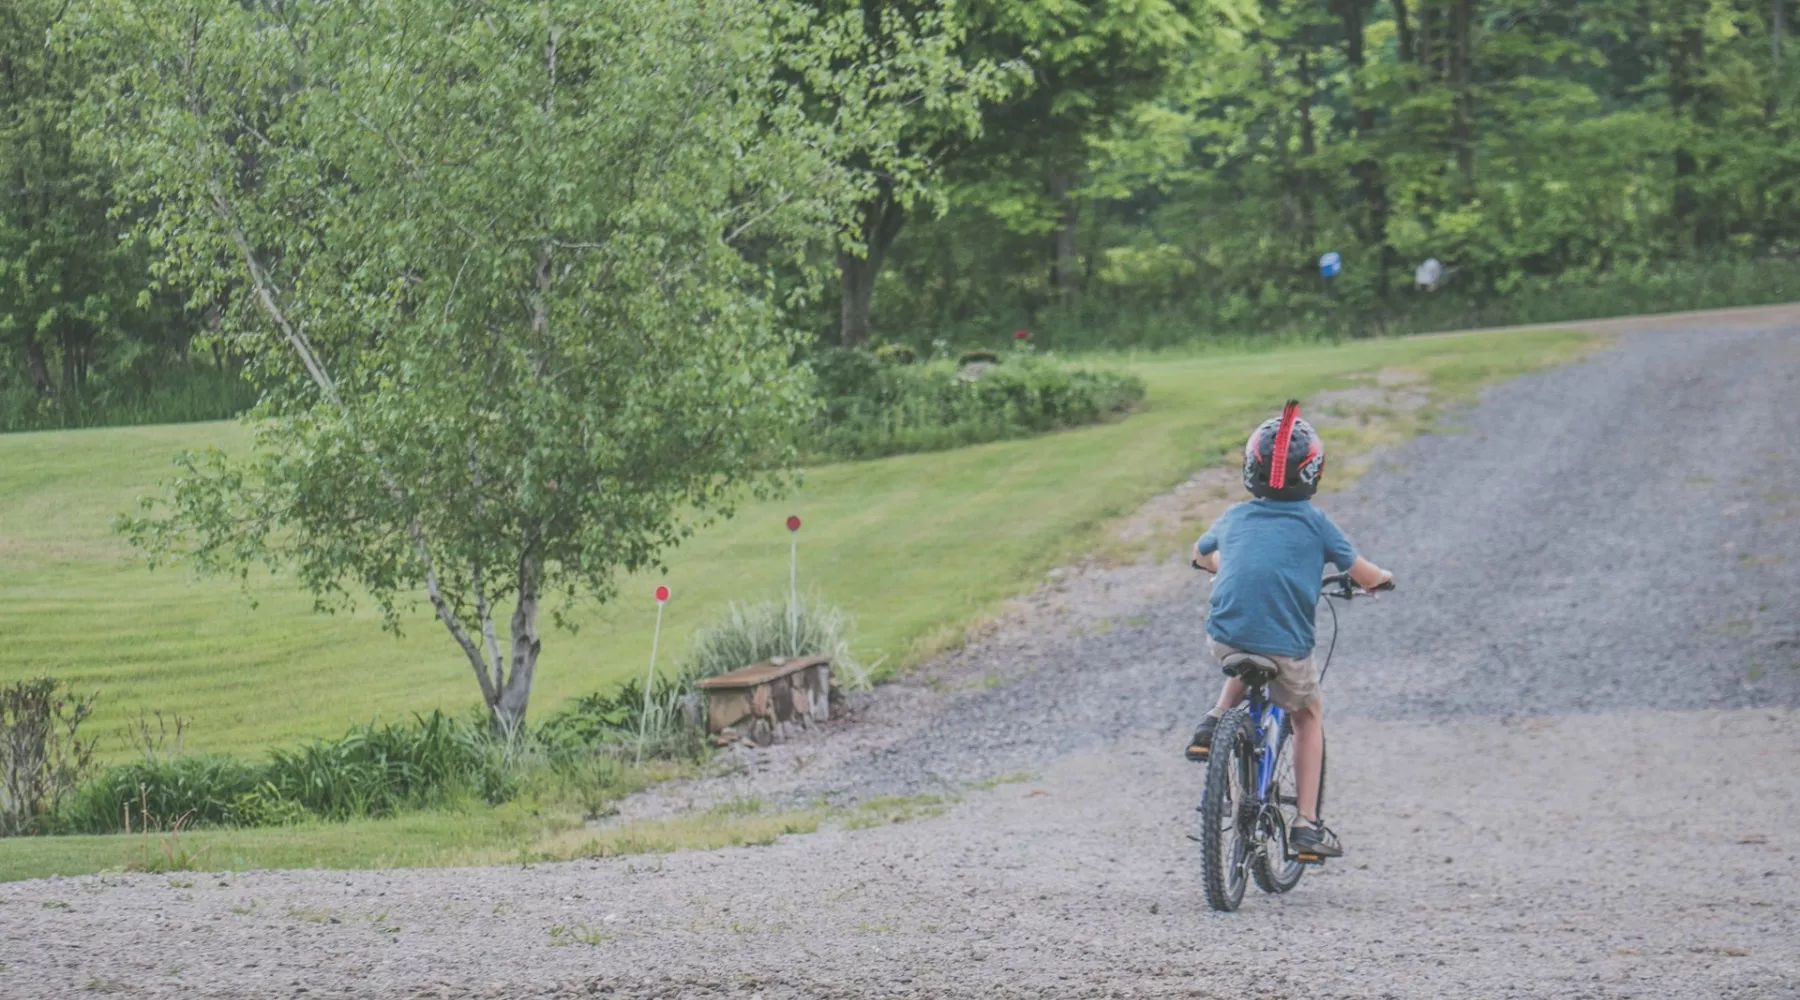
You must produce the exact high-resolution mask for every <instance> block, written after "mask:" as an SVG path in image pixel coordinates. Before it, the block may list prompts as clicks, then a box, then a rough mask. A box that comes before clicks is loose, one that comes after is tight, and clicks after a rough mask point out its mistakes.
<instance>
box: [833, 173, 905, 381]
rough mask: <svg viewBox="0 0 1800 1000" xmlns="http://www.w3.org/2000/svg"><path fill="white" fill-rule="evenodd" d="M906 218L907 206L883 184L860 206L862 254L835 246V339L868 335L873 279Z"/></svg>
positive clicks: (848, 342)
mask: <svg viewBox="0 0 1800 1000" xmlns="http://www.w3.org/2000/svg"><path fill="white" fill-rule="evenodd" d="M905 222H906V210H905V209H904V208H902V207H900V205H899V203H898V202H896V201H895V200H894V196H893V194H892V192H890V191H888V190H886V188H885V187H884V188H883V190H882V191H881V193H879V194H878V195H876V196H875V198H874V199H873V200H872V201H870V202H868V203H867V204H865V205H864V206H863V212H862V231H863V239H864V241H865V244H864V247H863V255H862V256H860V257H859V256H857V255H856V254H854V253H851V252H850V251H849V250H847V249H840V250H838V255H837V263H838V276H839V278H840V279H841V281H842V286H843V291H842V308H841V311H840V313H839V317H838V341H839V342H840V343H842V344H843V345H844V346H845V347H852V346H854V345H856V344H860V343H862V342H863V341H865V340H868V339H869V312H870V309H871V307H872V306H873V304H874V299H875V279H876V277H877V276H878V275H880V274H881V264H882V261H883V260H885V259H886V258H887V252H888V248H889V247H891V246H893V244H894V237H896V236H899V235H900V227H901V226H902V225H904V224H905Z"/></svg>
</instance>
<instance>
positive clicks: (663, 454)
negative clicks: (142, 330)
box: [76, 0, 854, 730]
mask: <svg viewBox="0 0 1800 1000" xmlns="http://www.w3.org/2000/svg"><path fill="white" fill-rule="evenodd" d="M779 20H781V19H780V18H779V17H778V11H777V10H776V8H774V7H772V6H770V5H766V4H763V3H760V2H757V0H484V2H469V0H248V2H240V0H120V2H117V3H110V4H104V5H103V4H96V5H95V6H94V10H93V13H92V14H91V16H90V17H89V19H88V20H87V21H86V22H85V23H84V24H82V25H81V27H80V31H79V33H78V34H77V36H76V37H77V40H78V41H77V43H78V44H94V45H99V46H103V47H104V48H105V50H106V51H107V52H109V53H111V54H112V56H113V60H112V63H111V65H112V67H113V70H112V72H111V74H110V76H109V77H108V78H107V79H106V80H105V81H103V86H102V87H101V88H100V90H99V91H98V92H97V93H96V95H95V96H94V99H93V116H94V117H93V121H92V123H91V124H92V138H93V141H94V142H96V143H97V144H99V145H100V146H101V147H103V148H104V149H106V150H107V152H108V154H109V156H110V158H111V161H112V163H113V164H114V166H115V168H116V169H117V170H118V171H120V173H121V176H122V177H123V179H124V180H123V183H124V186H125V188H126V189H127V190H129V191H130V192H132V193H133V194H134V195H135V196H136V197H137V198H138V199H139V200H140V201H141V202H142V203H143V204H144V206H146V208H147V213H146V220H147V221H146V222H145V223H144V229H145V233H146V235H147V236H148V237H149V238H150V240H151V241H152V242H153V243H154V245H155V246H156V247H157V248H158V249H159V250H160V258H159V261H160V262H159V268H160V270H159V272H158V273H159V275H160V277H161V278H162V280H164V281H165V282H167V283H169V284H172V285H178V286H180V287H182V288H184V289H186V290H188V292H189V293H191V294H192V296H193V297H194V298H195V299H196V300H197V301H215V300H222V299H226V298H229V301H232V302H234V303H237V304H238V306H237V308H236V310H235V311H234V312H233V313H232V314H231V315H229V316H227V317H226V318H225V320H224V322H223V323H222V324H221V330H222V333H221V336H224V337H226V338H228V339H229V340H230V342H231V346H232V348H233V349H234V350H235V351H236V352H237V353H239V354H241V355H242V356H244V357H246V358H247V359H248V363H249V369H248V370H249V373H250V375H251V377H252V378H254V379H255V381H256V383H257V386H258V388H259V389H260V391H261V393H262V403H261V404H260V406H259V407H258V408H257V409H256V410H255V411H253V412H252V413H251V414H250V416H249V417H248V418H247V419H248V420H249V421H250V423H251V424H252V425H253V426H254V428H255V441H256V447H255V449H254V453H253V454H252V455H249V456H230V457H228V456H225V455H222V454H219V453H217V452H210V453H205V454H186V455H183V456H181V457H180V459H179V460H178V461H179V469H180V472H179V475H178V477H177V478H175V479H174V480H173V482H172V483H171V484H170V485H169V489H168V492H167V495H166V496H164V497H161V498H152V499H150V500H148V501H146V505H145V506H146V509H145V510H144V511H142V512H140V513H139V514H138V515H136V516H131V517H126V518H122V519H121V529H122V530H123V531H124V532H125V533H126V534H127V535H128V536H129V538H130V539H131V540H132V541H133V542H134V543H135V544H137V545H138V546H141V547H142V548H143V549H144V550H145V551H146V552H147V553H148V554H149V557H150V559H151V561H152V562H153V563H155V562H160V561H166V560H170V559H179V560H186V561H188V562H191V563H192V564H193V565H195V566H197V567H198V568H199V569H200V570H201V571H203V572H213V573H227V574H237V575H240V576H241V575H245V574H248V573H249V572H250V571H251V570H252V569H253V568H255V567H257V566H260V565H268V566H270V567H273V568H280V569H285V570H289V571H292V572H293V573H294V574H295V575H296V577H297V578H298V580H299V582H300V584H301V585H303V586H304V587H305V588H306V589H307V590H308V591H309V592H310V593H311V594H312V595H313V596H314V598H315V601H316V603H317V605H318V607H319V608H321V609H324V610H331V609H335V608H340V607H345V606H349V605H354V604H356V603H357V602H359V601H368V600H372V601H373V602H374V603H375V604H376V605H377V606H378V607H379V608H380V610H381V611H382V613H383V617H384V621H385V622H386V624H387V626H388V627H389V628H396V629H397V628H398V627H399V624H400V622H401V619H402V617H403V615H404V613H405V612H406V610H407V609H408V608H409V607H411V606H413V605H414V604H415V603H418V602H419V601H420V600H421V599H422V600H423V601H424V602H428V603H429V605H430V608H431V610H432V612H433V614H434V615H435V617H436V619H437V621H438V623H440V624H441V625H442V627H443V628H444V629H445V631H446V632H447V634H448V635H449V636H450V637H451V638H452V639H453V640H454V642H455V644H456V647H457V649H458V650H460V652H461V654H462V656H463V657H464V658H465V659H466V660H467V661H468V666H469V669H470V670H471V671H472V672H473V674H474V677H475V681H476V683H477V685H478V686H479V688H480V692H481V698H482V701H483V703H484V704H485V705H486V706H487V709H488V711H489V713H490V715H491V718H492V721H493V723H494V725H495V726H496V728H498V729H501V730H512V729H516V728H517V727H518V726H520V725H521V724H522V723H523V720H524V718H525V714H526V709H527V706H528V703H529V699H530V695H531V688H532V681H533V678H534V676H535V675H536V671H537V668H538V664H539V657H540V652H541V650H542V642H543V624H544V621H545V618H546V608H548V609H549V616H550V617H551V618H552V619H558V618H560V613H561V612H562V611H563V610H564V609H566V607H567V606H568V604H569V603H570V602H573V601H578V600H605V599H607V598H609V597H611V596H612V595H613V594H614V593H615V588H616V579H617V577H618V574H619V573H620V572H621V571H624V572H630V571H636V570H640V569H643V568H645V567H649V566H653V565H655V564H656V563H657V562H658V560H659V559H660V558H661V556H662V555H663V554H664V553H665V552H666V551H667V550H668V549H669V547H670V546H673V545H675V544H677V543H678V542H679V541H680V540H681V539H682V538H683V537H685V536H686V535H688V534H689V533H690V532H692V531H693V530H694V529H695V528H696V526H697V525H699V524H701V523H703V522H704V521H705V519H707V518H709V517H713V516H719V515H721V514H728V513H729V511H730V504H731V501H732V498H733V497H734V496H737V495H739V491H740V490H742V489H745V488H752V489H763V488H770V487H778V486H779V485H781V482H782V479H781V476H780V474H779V473H778V472H771V471H766V470H779V469H780V468H781V467H782V463H783V461H784V459H785V458H786V456H785V454H784V453H783V451H782V448H783V445H780V444H778V443H779V442H786V441H789V440H791V439H792V435H791V433H790V432H789V429H790V428H791V427H792V426H793V424H794V423H795V422H796V421H797V419H798V418H799V417H800V416H801V415H802V413H803V412H804V410H805V408H806V407H807V406H808V405H809V404H808V403H807V396H806V383H805V372H804V370H803V369H798V368H795V367H793V366H792V365H791V363H790V359H791V357H792V355H793V352H794V349H795V347H796V345H797V343H798V341H797V339H796V338H797V334H796V333H795V332H794V331H793V330H792V329H791V328H790V327H789V325H788V324H787V323H786V321H785V315H786V307H787V306H788V305H790V303H789V302H787V301H785V300H784V299H783V297H782V293H779V292H778V291H777V289H778V288H780V287H789V286H786V285H778V284H777V283H776V282H775V280H774V278H773V275H774V273H775V272H776V270H777V269H780V268H786V269H788V270H787V272H786V273H790V274H791V273H792V268H793V267H795V266H796V265H797V264H798V263H801V262H804V261H805V260H807V259H810V258H813V257H817V256H818V255H817V254H809V253H808V248H809V247H810V246H812V245H813V244H814V242H815V241H816V240H819V239H828V238H829V237H830V236H831V234H832V233H834V232H835V231H836V229H837V227H838V226H839V225H840V224H842V223H843V221H844V220H845V219H846V218H847V212H846V210H845V208H844V206H845V205H846V204H847V201H848V197H849V196H848V195H847V194H846V192H847V185H846V184H845V183H844V182H843V176H842V169H841V168H839V167H837V166H834V164H836V163H840V162H842V161H844V160H845V159H846V158H847V156H848V150H847V148H846V144H847V143H850V142H852V141H854V137H848V138H847V137H846V136H845V135H844V134H842V132H841V131H840V130H838V129H837V128H836V123H834V122H833V121H830V120H824V121H821V120H819V119H818V118H817V116H809V115H808V114H806V113H805V111H804V109H802V108H800V107H798V106H797V105H796V104H795V103H793V101H791V100H790V98H789V97H788V96H786V94H787V93H788V91H789V90H790V89H791V88H788V87H786V86H784V85H783V84H782V83H781V82H780V81H779V80H778V79H777V74H776V72H775V70H776V67H777V65H778V64H779V62H780V59H779V58H778V54H777V51H776V47H777V45H778V44H780V43H781V42H782V39H781V38H780V37H779V29H778V27H777V22H778V21H779ZM787 21H788V23H792V19H787ZM748 240H755V241H756V246H757V250H756V253H755V254H754V255H753V257H752V256H751V255H746V254H744V253H741V252H740V250H739V245H740V244H741V243H743V242H745V241H748ZM753 260H754V262H752V261H753ZM227 286H230V287H235V288H237V289H239V293H238V294H236V295H233V296H229V297H226V296H223V295H219V294H216V293H219V292H222V291H223V290H224V289H225V288H226V287H227ZM509 612H510V613H509Z"/></svg>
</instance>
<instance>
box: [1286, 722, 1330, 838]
mask: <svg viewBox="0 0 1800 1000" xmlns="http://www.w3.org/2000/svg"><path fill="white" fill-rule="evenodd" d="M1323 709H1324V705H1323V704H1322V703H1320V702H1313V703H1312V704H1311V705H1308V706H1307V707H1305V708H1303V709H1301V710H1299V711H1297V712H1292V713H1290V714H1289V715H1288V718H1290V719H1292V720H1293V722H1294V783H1295V785H1297V786H1298V787H1297V788H1296V789H1295V791H1296V793H1297V794H1298V797H1299V800H1300V801H1299V802H1298V803H1297V804H1298V807H1299V810H1300V817H1301V818H1302V819H1304V820H1306V821H1307V822H1308V823H1317V822H1318V821H1319V774H1320V772H1321V771H1323V770H1324V769H1325V767H1324V765H1325V718H1324V711H1323Z"/></svg>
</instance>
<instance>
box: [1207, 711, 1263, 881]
mask: <svg viewBox="0 0 1800 1000" xmlns="http://www.w3.org/2000/svg"><path fill="white" fill-rule="evenodd" d="M1253 749H1254V748H1253V747H1252V746H1251V744H1250V716H1249V713H1247V712H1245V711H1244V710H1243V709H1242V708H1234V709H1232V710H1231V711H1229V712H1226V713H1225V715H1224V716H1223V717H1221V718H1220V719H1219V725H1218V728H1216V729H1214V730H1213V738H1212V753H1211V754H1210V756H1209V758H1208V760H1207V764H1206V787H1205V791H1204V792H1202V794H1201V798H1200V874H1201V882H1202V883H1203V884H1204V886H1205V888H1206V904H1207V905H1208V906H1210V907H1212V908H1213V909H1215V910H1220V911H1223V912H1225V913H1230V912H1231V911H1233V910H1235V909H1237V908H1238V904H1239V903H1242V902H1243V901H1244V890H1245V889H1246V888H1247V887H1248V885H1249V882H1250V878H1249V875H1248V873H1247V872H1246V871H1245V870H1244V869H1245V867H1246V865H1245V864H1244V860H1245V852H1246V851H1248V850H1249V849H1250V838H1249V836H1248V833H1249V831H1247V830H1245V829H1244V823H1243V812H1244V809H1243V804H1244V800H1245V798H1246V797H1247V796H1248V795H1249V794H1250V793H1251V790H1252V788H1253V782H1252V781H1251V780H1250V760H1251V754H1252V753H1253ZM1234 782H1235V783H1236V789H1235V790H1234V789H1233V787H1232V786H1233V783H1234ZM1227 831H1230V832H1231V833H1232V834H1233V836H1231V837H1230V838H1229V839H1227V838H1226V836H1225V834H1226V832H1227Z"/></svg>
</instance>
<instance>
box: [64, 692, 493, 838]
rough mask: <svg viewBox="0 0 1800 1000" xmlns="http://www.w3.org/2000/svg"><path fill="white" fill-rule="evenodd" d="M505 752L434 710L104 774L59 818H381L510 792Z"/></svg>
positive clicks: (137, 824)
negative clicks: (248, 754) (253, 755)
mask: <svg viewBox="0 0 1800 1000" xmlns="http://www.w3.org/2000/svg"><path fill="white" fill-rule="evenodd" d="M515 771H516V769H515V768H514V767H512V766H510V764H509V761H508V759H507V748H506V747H505V746H504V744H503V743H502V742H501V741H499V740H497V739H495V738H493V737H492V736H490V735H489V734H488V732H487V730H486V728H485V727H483V726H482V725H480V724H479V723H475V722H463V721H460V720H457V719H454V718H452V717H450V716H447V715H445V714H444V713H442V712H437V711H434V712H432V713H431V714H430V715H428V716H414V718H413V720H412V721H411V722H409V723H404V724H400V725H381V726H377V725H374V724H369V725H362V726H353V727H351V729H350V731H349V732H348V733H347V734H346V735H345V736H343V737H342V738H340V739H335V740H314V741H313V742H312V743H310V744H307V745H306V746H303V747H300V748H298V749H295V750H273V751H270V753H269V756H268V758H267V759H266V760H263V761H260V762H252V761H246V760H243V759H241V758H237V757H230V756H225V755H218V754H204V755H193V756H180V755H175V756H168V757H159V756H151V755H146V757H145V758H144V759H143V760H139V761H133V762H131V763H128V764H120V765H115V766H113V767H110V768H107V769H106V770H105V771H103V772H102V773H101V774H100V775H98V776H97V777H96V778H95V779H94V780H92V781H90V782H88V783H87V784H86V785H85V786H83V787H82V789H81V790H80V791H79V792H78V793H77V794H76V795H75V796H74V798H73V799H72V801H70V802H69V803H68V804H67V805H66V806H65V808H63V809H62V810H61V813H60V815H59V823H58V826H59V828H61V829H62V830H64V831H66V832H70V833H113V832H121V831H129V830H135V829H173V828H175V827H176V825H177V824H179V825H182V826H185V827H188V828H192V827H196V826H275V825H282V824H286V823H292V822H298V821H300V820H305V819H323V820H345V819H353V818H363V817H379V816H391V815H394V814H396V813H400V812H405V811H408V810H414V809H423V808H429V807H431V806H435V805H442V804H445V803H449V802H453V801H456V800H458V799H461V798H465V797H473V798H478V799H480V800H482V801H485V802H489V803H499V802H503V801H505V800H506V799H508V798H509V797H511V795H512V794H513V792H514V791H515V787H516V779H515Z"/></svg>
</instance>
